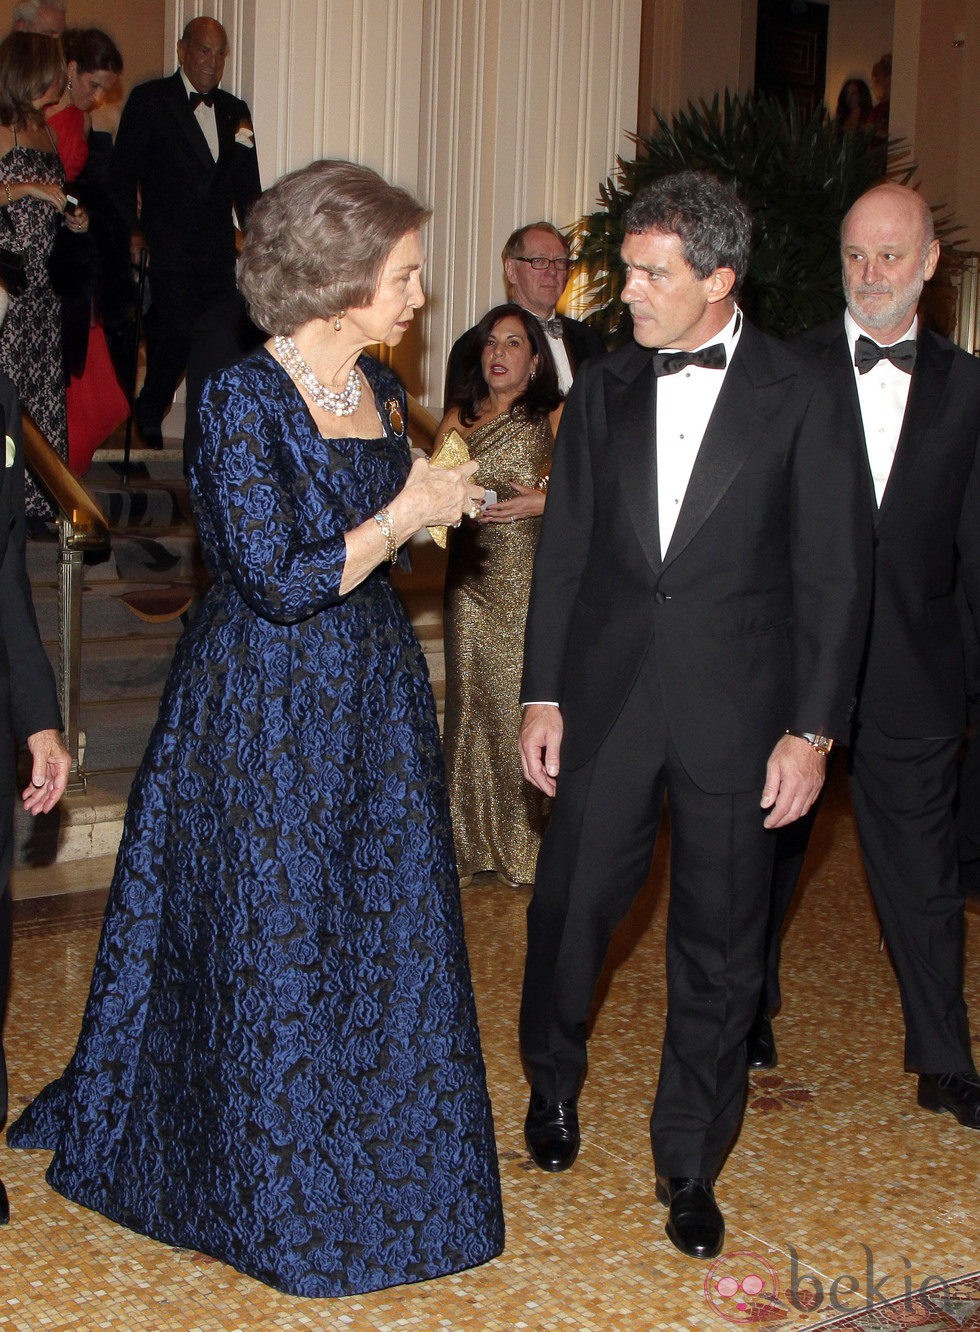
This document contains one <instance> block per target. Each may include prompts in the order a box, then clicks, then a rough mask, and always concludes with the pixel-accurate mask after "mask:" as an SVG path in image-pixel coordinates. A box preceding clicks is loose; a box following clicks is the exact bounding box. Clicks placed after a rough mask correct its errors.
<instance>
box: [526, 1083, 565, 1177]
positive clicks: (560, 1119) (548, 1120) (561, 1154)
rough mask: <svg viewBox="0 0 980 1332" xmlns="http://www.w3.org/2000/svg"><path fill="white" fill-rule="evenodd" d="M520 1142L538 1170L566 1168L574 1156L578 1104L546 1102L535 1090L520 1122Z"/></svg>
mask: <svg viewBox="0 0 980 1332" xmlns="http://www.w3.org/2000/svg"><path fill="white" fill-rule="evenodd" d="M524 1141H525V1142H526V1143H527V1149H528V1151H529V1152H530V1153H531V1160H532V1161H533V1162H534V1164H535V1165H536V1166H540V1168H541V1169H542V1170H550V1171H552V1172H554V1171H558V1170H567V1169H568V1167H569V1166H570V1165H571V1164H572V1162H573V1161H574V1160H575V1158H576V1156H578V1148H579V1131H578V1107H577V1103H576V1101H575V1100H574V1098H573V1099H572V1100H570V1101H549V1100H548V1099H547V1098H546V1097H544V1096H541V1095H539V1094H538V1093H537V1092H532V1093H531V1102H530V1104H529V1105H528V1108H527V1118H526V1119H525V1121H524Z"/></svg>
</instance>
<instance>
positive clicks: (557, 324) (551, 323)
mask: <svg viewBox="0 0 980 1332" xmlns="http://www.w3.org/2000/svg"><path fill="white" fill-rule="evenodd" d="M536 317H537V316H536ZM537 318H538V323H539V324H540V325H541V327H542V328H543V329H544V331H545V332H546V333H547V334H548V336H549V337H551V338H561V337H564V336H565V330H564V329H563V328H562V326H561V320H560V319H559V318H558V316H557V315H555V316H554V317H553V318H552V319H541V318H540V317H537Z"/></svg>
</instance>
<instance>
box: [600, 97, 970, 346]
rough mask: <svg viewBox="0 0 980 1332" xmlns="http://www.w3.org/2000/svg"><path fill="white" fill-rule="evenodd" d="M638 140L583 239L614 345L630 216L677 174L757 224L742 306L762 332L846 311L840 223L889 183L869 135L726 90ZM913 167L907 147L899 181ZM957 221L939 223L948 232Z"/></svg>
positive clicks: (896, 173)
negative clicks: (734, 195)
mask: <svg viewBox="0 0 980 1332" xmlns="http://www.w3.org/2000/svg"><path fill="white" fill-rule="evenodd" d="M656 119H657V128H656V130H655V132H654V133H652V134H649V135H642V136H634V142H635V143H636V144H637V146H638V149H639V151H638V153H637V156H636V158H635V159H633V160H632V161H625V160H624V159H623V158H617V160H616V166H617V172H616V179H615V180H614V179H612V178H609V179H607V180H606V182H605V184H604V185H600V187H599V202H600V203H601V205H602V207H601V208H600V209H599V210H597V211H596V212H594V213H590V214H588V215H587V216H586V217H584V218H582V219H581V220H580V222H579V223H578V224H577V226H576V228H575V232H576V240H577V245H578V253H579V260H580V265H581V269H582V271H583V272H584V274H585V282H584V284H583V285H582V286H580V288H579V290H580V291H583V293H584V295H585V296H586V298H587V299H588V302H589V305H590V306H591V307H592V313H591V314H590V315H589V316H588V319H589V322H590V323H592V324H594V325H595V326H596V327H597V328H598V329H599V331H600V332H601V333H602V334H603V336H604V337H606V338H607V340H608V341H609V343H610V345H613V344H615V343H616V342H618V341H622V340H624V339H625V338H626V337H628V336H629V329H630V319H629V313H628V311H626V309H625V307H624V306H623V305H622V304H621V302H620V301H619V299H618V297H619V292H620V289H621V285H622V279H621V266H620V262H619V247H620V244H621V242H622V239H623V235H624V231H625V227H624V215H625V212H626V209H627V208H628V207H629V204H630V203H631V201H632V199H633V196H634V195H635V194H636V192H637V191H638V190H640V189H641V188H642V187H643V186H644V185H648V184H650V182H651V181H654V180H656V179H657V178H658V177H660V176H664V175H667V174H669V173H670V172H674V171H683V170H687V169H692V168H693V169H700V170H706V171H711V172H713V173H714V174H715V175H716V176H718V177H720V178H721V179H722V180H724V181H727V182H728V183H730V184H731V185H733V186H734V188H735V189H736V190H737V191H738V193H739V195H740V196H741V197H742V199H744V200H745V202H746V203H747V204H748V206H749V208H750V209H751V211H752V215H753V219H754V237H753V251H752V259H751V263H750V265H749V272H748V276H747V278H746V280H745V284H744V286H743V288H742V293H741V296H740V304H741V305H742V306H743V308H744V309H745V311H746V314H747V315H748V316H749V317H750V318H751V319H752V320H753V321H754V322H755V323H756V324H758V325H759V326H760V327H761V328H764V329H767V330H768V331H769V332H772V333H775V334H777V335H778V336H781V337H784V336H787V335H789V334H792V333H795V332H798V331H799V330H800V329H803V328H808V327H811V326H813V325H814V324H819V323H821V322H822V321H823V320H825V319H829V318H831V317H832V316H833V315H834V314H835V313H836V312H837V311H839V310H840V308H841V305H842V300H841V294H840V290H841V288H840V246H839V232H840V224H841V220H842V218H843V216H844V214H845V213H846V212H847V210H848V208H850V206H851V204H852V203H853V202H854V200H855V199H856V198H857V197H858V195H859V194H861V193H862V192H863V191H864V190H866V189H867V188H868V187H869V186H871V185H873V184H874V183H875V182H876V181H877V180H880V179H881V178H882V175H883V166H884V161H883V158H884V152H883V148H882V145H881V144H880V143H875V142H874V141H873V140H872V139H871V137H870V136H869V135H866V134H844V135H840V134H838V133H837V132H836V131H835V129H834V126H833V123H832V121H830V120H829V118H828V117H827V116H826V115H825V113H824V112H823V111H822V110H821V111H818V112H817V113H816V114H814V115H812V116H809V117H802V116H801V115H800V113H799V111H798V109H797V107H796V105H795V103H793V102H792V101H790V102H789V103H785V102H783V101H781V100H778V99H777V98H775V97H772V96H769V95H767V94H764V93H750V94H747V95H745V96H742V95H740V94H737V93H730V92H728V91H726V92H725V94H724V99H723V100H720V99H719V96H718V94H716V95H715V97H714V98H713V100H712V101H711V103H710V104H709V103H707V102H705V101H703V100H702V101H699V102H697V103H696V104H695V103H693V102H691V103H689V104H688V107H687V110H686V111H680V112H678V113H677V114H676V115H675V116H673V117H672V118H671V119H669V120H668V119H667V117H666V116H664V115H662V114H660V113H657V117H656ZM914 170H915V168H914V165H913V164H912V163H911V162H910V161H908V159H907V153H906V151H905V150H904V149H903V147H902V145H901V144H898V143H892V144H891V145H890V147H889V167H888V171H887V175H888V177H889V178H890V179H893V180H897V181H900V182H901V183H907V182H908V181H909V179H910V178H911V176H912V174H913V172H914ZM948 223H949V218H948V217H945V218H941V219H938V224H939V227H938V229H941V228H942V226H943V224H945V225H946V230H947V231H948V230H949V226H948Z"/></svg>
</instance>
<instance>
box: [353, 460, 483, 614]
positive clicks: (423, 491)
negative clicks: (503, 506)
mask: <svg viewBox="0 0 980 1332" xmlns="http://www.w3.org/2000/svg"><path fill="white" fill-rule="evenodd" d="M478 467H479V463H476V462H468V463H463V464H462V465H461V466H460V467H446V468H442V467H433V466H432V464H431V463H430V462H429V460H428V458H416V459H415V461H414V462H413V463H412V470H411V471H410V472H409V474H408V480H407V481H406V482H405V484H404V486H402V488H401V490H400V491H399V492H398V494H397V495H396V496H395V497H394V499H392V500H389V502H388V503H387V504H386V505H385V506H384V507H385V509H386V510H387V513H388V518H389V519H390V520H391V521H390V526H383V525H382V524H380V523H379V522H376V521H375V519H374V518H373V517H371V518H368V519H367V521H366V522H363V523H361V524H360V525H359V526H358V527H355V528H353V529H352V530H351V531H350V532H348V533H347V536H346V538H345V540H346V543H347V559H346V561H345V562H344V572H343V576H342V577H341V580H340V591H341V595H344V594H346V593H347V592H350V591H351V589H352V588H355V587H357V585H358V583H362V582H363V581H364V579H365V578H366V577H367V576H368V574H369V573H371V571H372V570H373V569H376V568H377V567H378V565H379V564H381V563H383V562H384V560H385V558H386V556H387V553H388V536H389V532H391V535H393V537H394V541H395V544H396V545H397V546H402V545H404V543H405V542H406V541H408V539H409V538H410V537H413V536H414V535H415V533H416V532H420V531H421V530H422V528H423V527H449V526H458V524H459V521H460V518H461V517H462V515H463V514H464V513H469V512H470V511H471V510H472V512H473V513H476V514H478V513H479V511H480V501H481V500H482V499H483V487H482V486H477V485H474V484H473V473H474V472H475V471H476V470H477V468H478Z"/></svg>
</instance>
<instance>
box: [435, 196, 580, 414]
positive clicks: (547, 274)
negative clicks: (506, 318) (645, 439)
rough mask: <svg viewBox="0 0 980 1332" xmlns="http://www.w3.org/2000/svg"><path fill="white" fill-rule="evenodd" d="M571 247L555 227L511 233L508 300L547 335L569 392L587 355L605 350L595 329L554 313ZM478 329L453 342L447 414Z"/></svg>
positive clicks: (561, 385)
mask: <svg viewBox="0 0 980 1332" xmlns="http://www.w3.org/2000/svg"><path fill="white" fill-rule="evenodd" d="M570 255H571V246H570V245H569V243H568V241H567V240H566V239H565V237H564V236H563V235H562V234H561V232H560V231H559V230H558V228H557V227H553V226H552V225H551V223H550V222H530V223H528V225H527V226H526V227H518V229H517V231H514V232H512V233H511V235H510V236H509V237H508V239H507V244H506V245H505V246H504V252H503V261H504V276H505V278H506V279H507V298H508V300H511V301H513V302H514V303H515V304H516V305H520V306H521V307H522V308H523V309H525V310H527V312H528V313H529V314H533V315H534V317H535V319H537V320H538V322H539V323H540V324H541V326H542V328H543V329H544V331H545V335H546V337H545V341H546V343H547V346H548V350H549V351H550V352H551V357H552V360H553V361H554V363H555V370H556V371H557V374H558V387H559V388H560V389H561V391H562V393H567V392H568V390H569V388H570V387H571V384H572V380H573V379H574V377H575V372H576V371H577V370H578V367H579V366H580V365H581V364H582V362H583V361H584V360H585V359H586V357H588V356H598V355H600V354H601V353H602V352H604V351H605V350H606V347H605V343H604V342H603V341H602V338H600V336H599V334H598V333H597V332H596V331H595V329H594V328H590V327H589V325H588V324H583V323H582V322H581V320H579V319H569V317H568V316H567V315H560V314H556V313H555V306H556V304H557V303H558V301H559V300H560V299H561V295H562V292H563V291H564V290H565V284H566V282H567V281H568V270H569V268H570V267H571V258H570ZM475 331H476V330H475V329H473V328H470V329H467V330H466V332H465V333H463V334H462V335H461V336H460V337H458V338H457V339H456V341H455V342H454V343H453V346H452V350H451V351H450V353H449V360H448V361H447V363H446V393H445V410H446V411H448V410H449V407H450V405H451V403H452V400H453V398H454V395H455V392H456V390H457V388H458V387H459V384H460V379H461V377H462V373H463V369H462V367H463V360H464V356H465V355H466V353H467V351H468V350H470V347H469V344H470V341H471V340H472V338H473V335H474V333H475Z"/></svg>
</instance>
